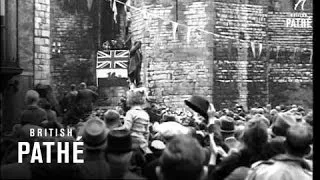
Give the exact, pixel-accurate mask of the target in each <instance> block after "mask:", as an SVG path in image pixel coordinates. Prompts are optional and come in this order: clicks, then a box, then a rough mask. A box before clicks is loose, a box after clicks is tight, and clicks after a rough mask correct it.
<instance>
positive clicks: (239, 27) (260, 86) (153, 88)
mask: <svg viewBox="0 0 320 180" xmlns="http://www.w3.org/2000/svg"><path fill="white" fill-rule="evenodd" d="M257 4H259V5H257ZM276 4H277V3H276ZM133 5H134V6H136V7H140V8H144V9H147V10H148V12H150V13H153V14H156V15H158V16H161V17H162V18H164V19H169V20H172V21H176V20H178V22H179V23H182V24H186V25H188V26H189V27H194V28H200V29H201V28H203V29H205V30H207V31H211V32H215V33H216V34H219V35H223V36H229V37H232V40H228V38H225V37H219V36H214V37H213V36H212V35H206V34H203V33H201V32H198V31H192V33H191V38H190V39H191V40H190V43H187V40H186V34H187V30H186V28H184V27H181V26H179V28H178V30H177V34H176V39H173V35H172V25H171V23H169V22H165V21H161V20H159V19H157V18H153V17H150V16H149V17H145V18H144V17H143V16H142V14H141V13H140V12H137V11H134V10H133V11H131V13H132V17H133V19H132V25H131V32H132V34H133V39H134V41H135V40H141V41H142V42H143V46H142V52H143V55H144V60H143V62H144V65H143V80H144V82H145V84H146V86H148V87H149V88H150V92H151V93H150V95H151V96H155V97H156V98H157V99H158V100H159V101H160V102H162V103H165V104H167V105H172V106H180V107H181V106H184V105H183V100H184V99H186V98H188V97H190V96H191V95H196V94H198V95H202V96H205V97H207V98H208V99H209V100H210V101H213V102H214V104H215V106H216V107H217V108H223V107H230V106H231V105H234V104H235V103H241V104H243V105H244V106H245V107H251V106H253V105H254V104H257V103H258V104H261V105H263V104H266V103H268V102H269V103H270V102H271V103H272V104H273V105H276V104H278V103H280V102H281V101H283V103H285V102H287V100H288V98H289V99H290V96H291V95H292V96H295V94H299V93H298V91H299V92H300V90H297V88H300V87H301V88H305V87H307V88H310V87H312V63H311V61H310V53H311V52H309V51H302V52H301V51H300V49H299V50H298V49H296V50H294V48H287V49H284V48H283V47H287V46H292V45H295V46H296V47H306V48H311V47H312V32H311V31H312V29H311V30H310V29H306V28H299V29H291V28H285V27H284V26H285V24H283V23H286V22H284V21H283V20H285V21H286V19H285V18H286V17H287V16H288V15H289V14H291V13H290V12H286V13H284V12H276V10H277V11H288V10H291V11H292V12H293V10H292V9H293V7H292V2H289V1H281V3H280V4H279V3H278V4H277V5H275V4H274V3H269V2H267V1H259V3H255V2H253V1H246V2H242V1H233V2H229V1H228V2H225V1H221V2H211V1H199V0H198V1H195V0H190V1H184V2H179V3H178V5H176V4H175V2H171V1H165V0H154V1H152V2H151V1H147V0H146V1H134V4H133ZM274 6H280V9H279V8H278V9H277V8H275V9H276V10H272V8H271V7H274ZM306 7H309V5H308V6H306ZM176 9H178V11H177V10H176ZM270 9H271V10H270ZM308 15H311V14H308ZM311 16H312V15H311ZM240 40H245V42H244V41H240ZM249 42H254V43H253V44H251V43H249ZM260 43H261V45H262V46H260ZM277 46H281V47H282V48H280V49H277V48H276V47H277ZM261 47H262V48H261ZM260 48H261V49H260ZM275 52H276V54H278V55H277V56H276V58H274V54H275ZM285 54H286V55H285ZM288 54H289V55H288ZM307 59H308V60H307ZM297 84H298V85H297ZM290 87H296V90H297V91H296V90H293V89H294V88H290ZM289 90H290V91H292V94H290V93H288V91H289ZM285 93H287V95H286V96H287V97H284V94H285ZM281 97H282V98H281ZM309 101H310V99H309Z"/></svg>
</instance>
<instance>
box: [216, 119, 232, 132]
mask: <svg viewBox="0 0 320 180" xmlns="http://www.w3.org/2000/svg"><path fill="white" fill-rule="evenodd" d="M234 126H235V122H234V120H233V119H232V118H231V117H228V116H222V117H221V118H220V131H221V132H222V133H233V132H234V130H235V127H234Z"/></svg>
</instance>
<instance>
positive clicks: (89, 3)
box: [87, 0, 93, 11]
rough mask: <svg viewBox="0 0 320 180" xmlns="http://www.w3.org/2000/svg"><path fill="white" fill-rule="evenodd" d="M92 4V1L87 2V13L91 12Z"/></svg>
mask: <svg viewBox="0 0 320 180" xmlns="http://www.w3.org/2000/svg"><path fill="white" fill-rule="evenodd" d="M92 2H93V0H87V7H88V9H89V11H91V7H92Z"/></svg>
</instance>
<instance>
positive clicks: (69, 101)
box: [62, 84, 78, 112]
mask: <svg viewBox="0 0 320 180" xmlns="http://www.w3.org/2000/svg"><path fill="white" fill-rule="evenodd" d="M77 95H78V91H77V90H76V85H75V84H71V86H70V91H69V92H67V94H66V95H65V96H64V97H63V103H62V104H63V105H62V106H63V112H67V111H69V110H70V109H72V107H73V106H74V105H75V101H76V98H77Z"/></svg>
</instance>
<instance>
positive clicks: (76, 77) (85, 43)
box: [51, 0, 99, 96]
mask: <svg viewBox="0 0 320 180" xmlns="http://www.w3.org/2000/svg"><path fill="white" fill-rule="evenodd" d="M97 2H98V1H93V4H92V8H91V11H89V10H88V8H87V4H86V3H87V2H86V1H85V0H71V1H61V0H51V27H52V28H51V45H52V51H51V52H52V57H51V61H52V76H53V78H52V80H53V84H52V85H53V86H54V89H55V90H56V91H57V92H58V93H57V94H58V96H61V95H62V94H63V92H65V91H68V90H69V88H70V85H71V84H72V83H75V84H77V85H78V84H79V83H80V82H86V83H87V85H94V84H95V59H96V52H97V50H98V35H99V28H98V20H99V18H98V3H97Z"/></svg>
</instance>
